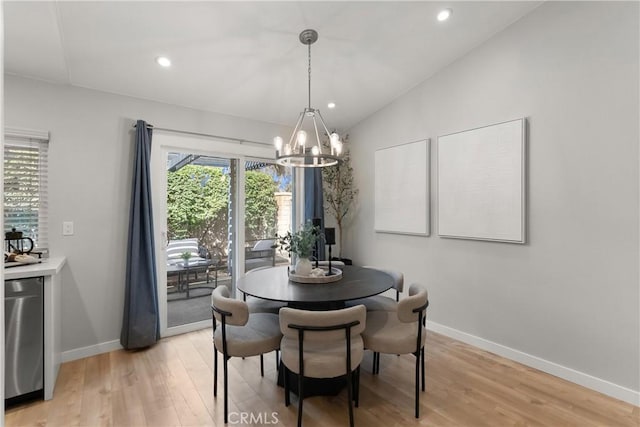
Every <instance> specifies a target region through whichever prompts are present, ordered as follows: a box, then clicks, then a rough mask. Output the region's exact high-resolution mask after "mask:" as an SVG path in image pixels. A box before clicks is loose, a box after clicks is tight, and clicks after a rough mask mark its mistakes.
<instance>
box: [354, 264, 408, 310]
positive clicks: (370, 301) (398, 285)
mask: <svg viewBox="0 0 640 427" xmlns="http://www.w3.org/2000/svg"><path fill="white" fill-rule="evenodd" d="M363 268H372V269H374V270H378V271H382V272H384V273H387V274H388V275H389V276H391V277H392V278H393V288H394V289H395V291H396V299H395V300H394V299H393V298H389V297H385V296H383V295H374V296H372V297H368V298H362V299H357V300H352V301H349V302H348V303H347V306H349V307H352V306H354V305H359V304H362V305H364V306H365V307H367V311H396V309H397V305H398V301H399V300H400V292H402V289H403V288H404V275H403V274H402V273H400V272H399V271H395V270H388V269H384V268H377V267H371V266H364V267H363Z"/></svg>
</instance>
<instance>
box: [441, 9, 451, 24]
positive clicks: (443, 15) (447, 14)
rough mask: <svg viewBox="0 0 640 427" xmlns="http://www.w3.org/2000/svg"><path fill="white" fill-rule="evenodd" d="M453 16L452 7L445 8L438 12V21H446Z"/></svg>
mask: <svg viewBox="0 0 640 427" xmlns="http://www.w3.org/2000/svg"><path fill="white" fill-rule="evenodd" d="M450 16H451V9H444V10H441V11H440V12H439V13H438V21H440V22H442V21H446V20H447V19H449V17H450Z"/></svg>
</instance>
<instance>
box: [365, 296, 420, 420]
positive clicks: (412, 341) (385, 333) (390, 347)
mask: <svg viewBox="0 0 640 427" xmlns="http://www.w3.org/2000/svg"><path fill="white" fill-rule="evenodd" d="M428 305H429V295H428V293H427V290H426V289H424V288H423V287H422V286H420V285H418V284H413V285H411V287H410V288H409V296H408V297H407V298H404V299H402V300H400V302H399V303H398V310H397V311H369V312H367V327H366V328H365V330H364V332H363V333H362V338H363V340H364V346H365V348H366V349H368V350H371V351H373V373H374V374H376V373H378V372H380V353H388V354H409V353H412V354H413V355H414V356H416V402H415V406H416V408H415V412H416V418H418V417H419V415H420V395H419V390H418V389H419V374H420V361H422V391H424V342H425V336H426V329H425V327H424V323H425V316H426V308H427V306H428Z"/></svg>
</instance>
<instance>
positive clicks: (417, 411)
mask: <svg viewBox="0 0 640 427" xmlns="http://www.w3.org/2000/svg"><path fill="white" fill-rule="evenodd" d="M414 354H415V356H416V418H420V350H418V351H416V352H415V353H414Z"/></svg>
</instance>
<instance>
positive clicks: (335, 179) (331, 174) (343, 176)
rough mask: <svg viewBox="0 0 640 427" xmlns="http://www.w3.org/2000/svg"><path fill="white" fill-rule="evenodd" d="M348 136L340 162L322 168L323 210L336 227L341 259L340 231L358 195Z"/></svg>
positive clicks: (345, 139)
mask: <svg viewBox="0 0 640 427" xmlns="http://www.w3.org/2000/svg"><path fill="white" fill-rule="evenodd" d="M348 139H349V135H347V136H345V138H344V141H343V142H344V145H343V146H345V150H344V154H343V156H342V161H341V162H340V163H338V164H337V165H336V166H331V167H326V168H322V192H323V194H324V201H325V204H324V210H325V212H326V213H327V214H329V215H331V216H332V217H333V218H334V220H335V222H336V225H337V227H338V242H339V244H340V246H339V252H338V256H339V257H340V258H342V241H343V239H342V229H343V226H344V225H345V223H346V222H347V220H348V215H349V212H350V209H351V207H352V205H353V203H354V201H355V199H356V196H357V195H358V189H357V188H356V187H355V185H354V181H353V168H352V167H351V154H350V153H349V150H348V149H346V143H347V142H348Z"/></svg>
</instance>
